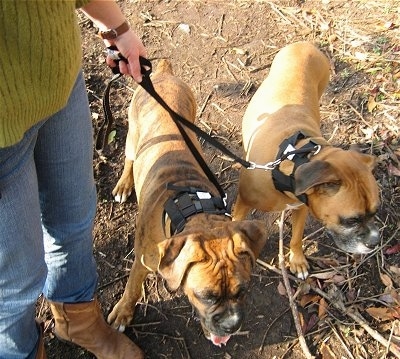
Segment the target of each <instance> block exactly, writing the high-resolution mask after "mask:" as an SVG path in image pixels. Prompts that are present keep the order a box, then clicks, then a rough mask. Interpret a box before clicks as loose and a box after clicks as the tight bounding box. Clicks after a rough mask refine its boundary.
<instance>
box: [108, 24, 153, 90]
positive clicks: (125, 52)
mask: <svg viewBox="0 0 400 359" xmlns="http://www.w3.org/2000/svg"><path fill="white" fill-rule="evenodd" d="M106 43H108V44H110V42H106ZM111 44H112V45H115V46H116V47H117V48H118V51H119V52H120V53H121V55H122V56H123V57H125V58H126V59H127V60H128V63H126V62H125V61H119V71H120V72H121V73H122V74H124V75H130V76H132V77H133V79H134V80H135V81H136V82H138V83H139V82H141V81H142V74H141V72H140V63H139V56H142V57H146V56H147V54H146V48H145V47H144V45H143V43H142V41H141V40H140V38H139V37H138V36H137V35H136V34H135V33H134V32H133V31H132V30H129V31H127V32H124V33H123V34H121V35H119V36H118V37H117V38H116V39H115V40H113V41H112V43H111ZM106 62H107V65H108V66H110V67H115V66H118V65H117V63H116V62H115V61H114V60H113V59H112V57H111V56H107V58H106Z"/></svg>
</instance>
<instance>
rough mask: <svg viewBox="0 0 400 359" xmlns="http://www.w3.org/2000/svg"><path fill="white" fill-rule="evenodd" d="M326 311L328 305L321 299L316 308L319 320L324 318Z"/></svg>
mask: <svg viewBox="0 0 400 359" xmlns="http://www.w3.org/2000/svg"><path fill="white" fill-rule="evenodd" d="M327 310H328V303H327V302H326V300H325V298H321V300H320V301H319V307H318V317H319V319H323V318H324V317H325V316H326V312H327Z"/></svg>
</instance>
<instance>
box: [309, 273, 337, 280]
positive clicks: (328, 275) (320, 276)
mask: <svg viewBox="0 0 400 359" xmlns="http://www.w3.org/2000/svg"><path fill="white" fill-rule="evenodd" d="M335 275H336V272H335V271H328V272H321V273H312V274H310V277H313V278H318V279H322V280H327V279H332V278H333V277H334V276H335Z"/></svg>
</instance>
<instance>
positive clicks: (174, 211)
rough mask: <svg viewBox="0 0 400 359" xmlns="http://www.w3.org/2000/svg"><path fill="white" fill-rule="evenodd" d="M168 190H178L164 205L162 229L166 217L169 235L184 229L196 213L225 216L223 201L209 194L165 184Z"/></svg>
mask: <svg viewBox="0 0 400 359" xmlns="http://www.w3.org/2000/svg"><path fill="white" fill-rule="evenodd" d="M167 188H168V189H179V190H180V192H178V193H177V194H176V195H175V196H174V197H171V198H169V199H168V200H167V201H166V202H165V204H164V215H163V228H164V230H165V222H166V215H168V217H169V219H170V221H171V230H170V233H171V234H176V233H179V232H181V231H182V230H183V228H184V227H185V224H186V221H187V219H188V218H189V217H190V216H192V215H194V214H197V213H210V214H227V211H226V204H225V201H224V200H223V199H222V198H220V197H214V196H212V195H211V194H210V193H209V192H205V191H203V190H201V189H197V188H193V187H176V186H174V185H171V184H167Z"/></svg>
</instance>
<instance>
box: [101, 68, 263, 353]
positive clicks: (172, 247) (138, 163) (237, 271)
mask: <svg viewBox="0 0 400 359" xmlns="http://www.w3.org/2000/svg"><path fill="white" fill-rule="evenodd" d="M152 82H153V84H154V87H155V89H156V91H157V93H158V94H159V95H160V96H161V97H162V98H163V99H164V101H165V102H166V103H167V104H168V105H169V106H170V107H171V108H172V109H173V110H174V111H175V112H177V113H178V114H179V115H181V116H182V117H184V118H186V119H187V120H189V121H192V122H194V120H195V116H196V103H195V99H194V96H193V94H192V91H191V90H190V88H189V87H188V86H187V85H186V84H185V83H183V82H182V81H181V80H180V79H178V78H177V77H175V76H174V75H173V74H172V69H171V65H170V63H169V62H167V61H166V60H161V62H160V63H159V65H158V67H157V71H156V72H155V73H154V76H153V77H152ZM190 132H191V131H190V130H188V131H187V133H188V134H189V136H190V137H191V139H192V141H193V143H194V144H195V146H196V147H197V148H198V149H199V151H200V145H199V143H198V141H197V140H196V136H195V135H193V134H192V133H190ZM133 183H134V187H135V191H136V197H137V201H138V217H137V222H136V234H135V260H134V262H133V266H132V269H131V271H130V275H129V279H128V282H127V284H126V287H125V291H124V294H123V296H122V298H121V300H120V301H119V302H118V303H117V305H116V306H115V307H114V309H113V310H112V312H111V313H110V315H109V316H108V321H109V323H110V324H112V325H113V326H114V327H115V328H119V329H121V330H123V329H124V327H125V326H126V325H128V324H129V323H130V322H131V320H132V318H133V314H134V309H135V305H136V303H137V301H138V300H139V299H140V297H141V295H142V292H141V289H142V284H143V281H144V279H145V278H146V276H147V274H148V273H149V272H150V271H154V272H156V271H158V272H159V273H160V274H161V276H162V277H163V278H164V279H165V281H166V283H167V286H168V288H169V289H171V290H173V291H175V290H177V289H178V288H182V289H183V292H184V293H185V294H186V295H187V297H188V299H189V301H190V303H191V304H192V305H193V307H194V308H195V310H196V312H197V314H198V316H199V317H200V321H201V324H202V327H203V330H204V333H205V335H206V337H207V338H208V339H210V340H211V341H212V342H213V343H214V344H215V345H219V346H220V345H221V344H225V343H226V341H227V340H228V339H229V337H230V336H231V335H232V334H234V333H235V332H236V331H237V330H238V329H239V328H240V326H241V324H242V321H243V316H244V312H245V308H244V305H245V297H246V292H247V289H248V286H249V282H250V276H251V270H252V267H253V265H254V264H255V260H256V258H257V256H258V254H259V252H260V250H261V248H262V247H263V245H264V244H265V241H266V228H265V225H264V223H263V222H261V221H259V222H256V221H239V222H233V221H232V220H231V218H230V216H228V215H226V209H225V204H224V201H223V199H222V198H221V196H220V195H219V192H218V191H217V189H216V188H215V186H214V185H213V184H212V183H211V182H210V180H209V179H208V178H207V176H206V175H205V174H204V172H203V170H202V169H201V167H200V165H199V164H198V163H197V161H196V160H195V158H194V156H193V155H192V153H191V152H190V150H189V149H188V147H187V145H186V143H185V141H184V140H183V138H182V136H181V134H180V132H179V130H178V128H177V126H176V124H175V123H174V122H173V120H172V118H171V116H170V115H169V114H168V112H167V111H166V110H164V109H163V108H162V107H161V106H160V105H159V104H158V103H157V102H156V101H155V100H154V99H153V98H152V97H151V96H150V95H149V94H148V93H147V92H146V91H145V90H143V89H142V88H139V89H138V90H137V91H136V92H135V94H134V97H133V99H132V102H131V105H130V108H129V132H128V135H127V137H126V158H125V167H124V171H123V174H122V176H121V178H120V180H119V181H118V183H117V185H116V187H115V189H114V191H113V194H114V196H115V197H116V199H117V200H119V201H125V200H126V198H127V197H128V196H129V194H130V193H131V191H132V186H133Z"/></svg>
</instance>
